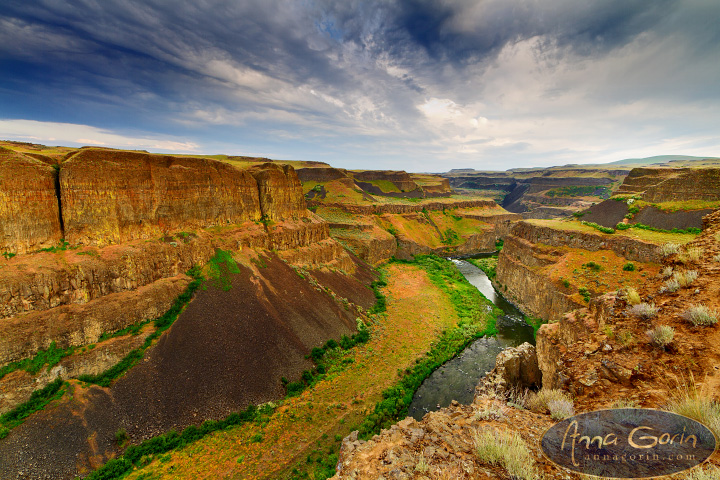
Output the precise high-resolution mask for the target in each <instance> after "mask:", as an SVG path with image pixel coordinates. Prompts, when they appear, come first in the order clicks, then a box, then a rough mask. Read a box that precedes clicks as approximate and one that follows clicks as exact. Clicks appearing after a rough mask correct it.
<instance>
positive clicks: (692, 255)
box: [677, 247, 703, 263]
mask: <svg viewBox="0 0 720 480" xmlns="http://www.w3.org/2000/svg"><path fill="white" fill-rule="evenodd" d="M702 254H703V249H702V248H700V247H687V248H685V251H683V252H680V253H679V254H678V256H677V258H678V260H679V261H680V263H690V262H697V261H699V260H700V258H701V257H702Z"/></svg>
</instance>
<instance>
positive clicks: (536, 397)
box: [527, 388, 572, 413]
mask: <svg viewBox="0 0 720 480" xmlns="http://www.w3.org/2000/svg"><path fill="white" fill-rule="evenodd" d="M559 400H567V401H569V402H570V403H572V399H571V398H570V396H569V395H568V394H567V393H565V392H563V391H562V390H555V389H549V388H543V389H541V390H540V391H539V392H537V393H535V394H531V395H530V397H529V398H528V401H527V404H528V408H530V410H533V411H535V412H543V413H545V412H548V411H549V407H548V406H549V404H550V402H554V401H559Z"/></svg>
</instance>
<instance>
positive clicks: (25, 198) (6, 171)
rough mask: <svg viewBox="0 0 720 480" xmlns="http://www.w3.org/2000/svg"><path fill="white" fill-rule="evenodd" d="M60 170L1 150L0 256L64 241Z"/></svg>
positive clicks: (1, 148)
mask: <svg viewBox="0 0 720 480" xmlns="http://www.w3.org/2000/svg"><path fill="white" fill-rule="evenodd" d="M56 175H57V173H56V171H55V169H54V168H53V167H51V166H49V165H47V164H46V163H43V162H41V161H40V160H36V159H34V158H31V157H29V156H27V155H23V154H20V153H16V152H14V151H12V150H9V149H7V148H4V147H0V253H5V252H7V253H25V252H28V251H32V250H38V249H41V248H47V247H51V246H53V245H56V244H57V243H58V242H59V241H60V239H61V238H62V232H61V229H60V212H59V208H58V198H57V195H56V187H55V179H56Z"/></svg>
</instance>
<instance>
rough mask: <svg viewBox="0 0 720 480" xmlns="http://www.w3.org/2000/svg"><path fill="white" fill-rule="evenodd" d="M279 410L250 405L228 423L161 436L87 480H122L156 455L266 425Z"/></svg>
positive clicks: (209, 423)
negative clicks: (238, 427) (220, 434)
mask: <svg viewBox="0 0 720 480" xmlns="http://www.w3.org/2000/svg"><path fill="white" fill-rule="evenodd" d="M275 408H276V407H275V406H274V405H272V404H268V405H263V406H262V407H260V408H258V407H256V406H255V405H250V406H249V407H248V408H247V409H245V410H244V411H242V412H239V413H232V414H230V415H228V416H227V417H226V418H225V419H224V420H220V421H215V420H206V421H205V422H203V424H202V425H201V426H200V427H196V426H194V425H190V426H189V427H186V428H185V429H184V430H183V431H182V433H178V432H176V431H175V430H170V431H169V432H168V433H166V434H165V435H159V436H157V437H153V438H150V439H148V440H145V441H144V442H142V443H141V444H139V445H132V446H130V447H128V448H127V450H125V453H124V454H123V455H122V456H120V457H118V458H114V459H112V460H110V461H108V462H107V463H106V464H105V465H103V466H102V467H100V468H99V469H97V470H95V471H94V472H92V473H91V474H90V475H88V476H87V477H85V478H86V479H87V480H112V479H117V478H122V477H124V476H125V474H127V473H128V472H130V471H131V470H132V469H133V468H134V467H135V466H141V465H142V464H144V463H145V462H146V461H147V458H148V457H150V458H152V457H153V456H155V455H160V454H163V453H167V452H169V451H171V450H175V449H178V448H182V447H184V446H186V445H190V444H191V443H193V442H196V441H197V440H200V439H201V438H203V437H204V436H206V435H209V434H211V433H213V432H216V431H218V430H225V429H228V428H231V427H234V426H236V425H242V424H244V423H248V422H253V421H254V422H258V421H263V420H265V421H266V419H267V418H268V416H269V415H270V414H272V413H273V412H274V410H275Z"/></svg>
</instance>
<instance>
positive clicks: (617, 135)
mask: <svg viewBox="0 0 720 480" xmlns="http://www.w3.org/2000/svg"><path fill="white" fill-rule="evenodd" d="M2 3H3V5H2V8H1V9H0V138H2V139H11V140H22V141H30V142H34V143H42V144H46V145H65V146H83V145H102V146H108V147H118V148H134V149H146V150H149V151H153V152H174V153H204V154H215V153H225V154H231V155H252V156H265V157H270V158H276V159H288V160H290V159H296V160H317V161H323V162H328V163H330V164H332V165H333V166H337V167H343V168H367V169H404V170H408V171H432V172H442V171H447V170H449V169H451V168H475V169H479V170H505V169H508V168H515V167H531V166H551V165H566V164H585V163H603V162H610V161H614V160H621V159H625V158H641V157H647V156H653V155H670V154H676V155H681V154H682V155H697V156H720V128H719V127H720V88H718V87H719V86H720V28H718V27H717V20H718V19H720V1H717V0H583V1H578V0H542V1H541V0H475V1H469V0H427V1H421V0H406V1H392V0H384V1H383V0H377V1H371V0H367V1H359V0H343V1H334V0H327V1H326V0H294V1H287V0H192V1H182V0H2Z"/></svg>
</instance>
